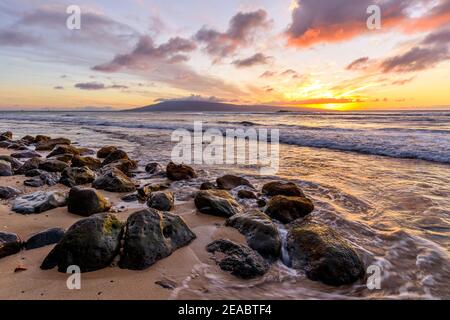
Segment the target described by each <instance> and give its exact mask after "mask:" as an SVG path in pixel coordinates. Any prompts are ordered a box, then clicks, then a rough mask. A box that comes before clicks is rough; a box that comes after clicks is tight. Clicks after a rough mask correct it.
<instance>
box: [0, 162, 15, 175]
mask: <svg viewBox="0 0 450 320" xmlns="http://www.w3.org/2000/svg"><path fill="white" fill-rule="evenodd" d="M12 175H13V170H12V167H11V163H9V162H7V161H5V160H0V177H9V176H12Z"/></svg>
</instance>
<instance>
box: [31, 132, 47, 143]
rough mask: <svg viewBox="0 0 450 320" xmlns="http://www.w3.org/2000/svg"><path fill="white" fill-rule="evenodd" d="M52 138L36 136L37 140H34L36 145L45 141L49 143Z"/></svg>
mask: <svg viewBox="0 0 450 320" xmlns="http://www.w3.org/2000/svg"><path fill="white" fill-rule="evenodd" d="M50 139H51V138H50V137H49V136H43V135H41V134H38V135H37V136H36V138H35V139H34V142H35V143H40V142H44V141H49V140H50Z"/></svg>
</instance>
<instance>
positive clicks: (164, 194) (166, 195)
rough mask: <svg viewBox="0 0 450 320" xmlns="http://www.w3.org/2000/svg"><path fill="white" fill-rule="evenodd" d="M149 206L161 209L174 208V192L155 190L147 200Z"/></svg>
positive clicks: (168, 209)
mask: <svg viewBox="0 0 450 320" xmlns="http://www.w3.org/2000/svg"><path fill="white" fill-rule="evenodd" d="M147 206H148V207H149V208H153V209H156V210H160V211H170V210H172V209H173V206H174V200H173V193H172V192H168V191H159V192H154V193H152V194H151V195H150V198H149V199H148V201H147Z"/></svg>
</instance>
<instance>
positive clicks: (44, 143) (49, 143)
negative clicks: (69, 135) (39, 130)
mask: <svg viewBox="0 0 450 320" xmlns="http://www.w3.org/2000/svg"><path fill="white" fill-rule="evenodd" d="M38 137H39V136H36V140H38ZM70 144H71V141H70V140H69V139H66V138H57V139H49V140H40V141H38V142H37V144H36V151H51V150H53V148H55V147H56V146H57V145H70Z"/></svg>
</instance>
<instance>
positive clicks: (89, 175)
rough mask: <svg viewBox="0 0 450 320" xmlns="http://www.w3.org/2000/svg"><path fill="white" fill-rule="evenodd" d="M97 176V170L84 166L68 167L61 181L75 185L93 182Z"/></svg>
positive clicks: (67, 184) (68, 185) (66, 184)
mask: <svg viewBox="0 0 450 320" xmlns="http://www.w3.org/2000/svg"><path fill="white" fill-rule="evenodd" d="M95 178H96V175H95V172H94V171H92V170H91V169H89V168H87V167H82V168H66V169H64V171H63V173H62V174H61V179H60V180H59V183H61V184H63V185H65V186H67V187H74V186H78V185H83V184H88V183H92V182H93V181H94V180H95Z"/></svg>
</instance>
